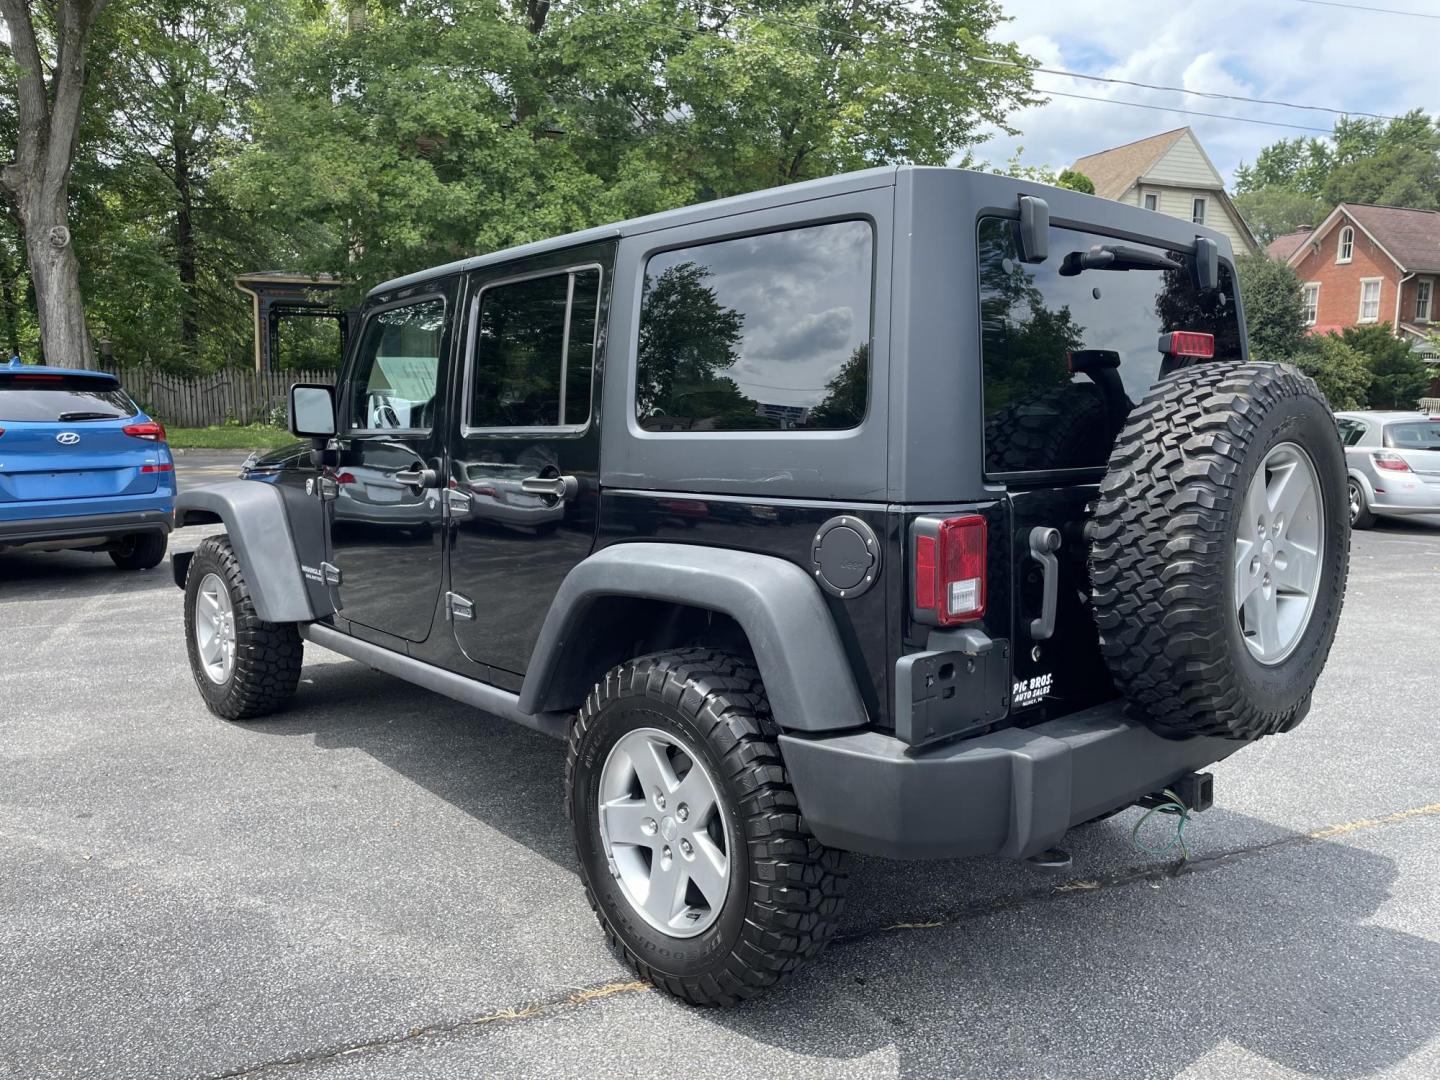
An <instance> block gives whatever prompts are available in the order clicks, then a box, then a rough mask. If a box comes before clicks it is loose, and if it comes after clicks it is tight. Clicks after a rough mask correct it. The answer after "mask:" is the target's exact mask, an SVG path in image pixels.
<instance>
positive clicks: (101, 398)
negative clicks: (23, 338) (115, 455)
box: [0, 372, 139, 424]
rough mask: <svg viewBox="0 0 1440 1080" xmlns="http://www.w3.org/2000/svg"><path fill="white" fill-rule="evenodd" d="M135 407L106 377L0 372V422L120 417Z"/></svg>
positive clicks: (136, 410)
mask: <svg viewBox="0 0 1440 1080" xmlns="http://www.w3.org/2000/svg"><path fill="white" fill-rule="evenodd" d="M138 411H139V410H138V409H137V408H136V407H135V403H134V402H133V401H131V400H130V397H129V395H127V394H126V393H125V391H124V390H121V389H120V387H119V385H118V384H117V383H114V382H112V381H110V380H109V379H96V378H91V377H89V376H86V375H43V374H30V373H26V372H18V373H15V374H11V373H9V372H0V423H3V422H4V421H6V420H9V421H12V422H15V423H20V422H29V423H41V424H45V423H70V422H72V421H75V422H83V421H85V420H121V419H126V418H128V417H131V416H134V415H135V414H136V413H137V412H138Z"/></svg>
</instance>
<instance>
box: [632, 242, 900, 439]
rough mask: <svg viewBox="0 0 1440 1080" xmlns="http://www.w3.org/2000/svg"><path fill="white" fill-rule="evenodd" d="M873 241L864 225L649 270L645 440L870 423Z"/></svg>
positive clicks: (688, 255) (694, 256)
mask: <svg viewBox="0 0 1440 1080" xmlns="http://www.w3.org/2000/svg"><path fill="white" fill-rule="evenodd" d="M872 248H873V240H872V238H871V231H870V226H869V225H868V224H867V223H865V222H861V221H841V222H835V223H832V224H827V225H813V226H808V227H806V228H801V229H790V230H787V231H785V232H775V233H765V234H763V235H760V236H747V237H741V238H738V239H734V240H721V241H717V242H715V243H711V244H702V245H698V246H696V247H690V248H684V249H681V250H678V251H667V252H664V253H662V254H659V255H655V256H653V257H652V258H651V259H650V261H649V263H648V264H647V265H646V267H645V291H644V299H643V302H642V306H641V311H640V340H639V354H638V360H637V369H638V377H637V380H636V393H635V415H636V417H637V418H638V420H639V422H640V426H641V427H643V428H645V429H646V430H647V431H746V430H761V431H767V430H768V431H836V430H841V429H844V428H853V427H856V426H857V425H858V424H859V423H860V422H861V420H863V419H864V418H865V405H866V400H867V397H868V395H869V382H870V291H871V284H870V280H871V264H872V261H873V253H872Z"/></svg>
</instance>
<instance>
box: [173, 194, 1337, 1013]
mask: <svg viewBox="0 0 1440 1080" xmlns="http://www.w3.org/2000/svg"><path fill="white" fill-rule="evenodd" d="M291 427H292V430H293V431H294V433H295V434H296V435H297V436H301V437H308V438H310V439H312V440H313V442H312V446H311V448H310V449H308V450H307V449H306V448H305V447H303V446H302V447H299V448H298V449H293V448H292V449H291V450H290V451H286V452H282V453H281V454H278V455H275V456H274V457H273V458H271V459H262V460H260V461H259V462H257V463H254V464H253V465H252V466H251V467H249V468H248V469H247V471H246V479H241V480H237V481H232V482H228V483H222V484H217V485H214V486H211V487H207V488H201V489H198V490H192V491H187V492H185V493H182V494H181V495H180V497H179V499H178V502H177V506H176V519H177V521H176V524H177V525H178V526H185V525H195V524H202V523H214V522H220V523H223V524H224V526H225V534H224V535H217V536H213V537H210V538H208V539H206V540H205V541H204V542H203V543H201V544H200V545H199V547H198V549H197V550H196V551H195V552H194V554H193V556H192V555H186V554H177V555H176V556H175V557H174V572H175V581H176V583H177V584H178V585H181V586H183V588H184V589H185V632H186V639H187V644H188V647H189V655H190V662H191V666H192V668H193V670H194V676H195V683H196V685H197V686H198V687H199V690H200V693H201V695H202V696H203V697H204V699H205V702H206V704H207V705H208V706H209V708H210V709H211V710H212V711H213V712H215V713H216V714H218V715H219V716H222V717H225V718H226V719H230V720H245V719H249V718H253V717H258V716H263V715H265V714H267V713H270V712H273V711H275V710H276V709H279V708H280V707H282V706H283V705H284V704H285V702H286V700H287V699H288V698H289V697H290V695H291V694H292V692H293V691H294V690H295V687H296V683H297V680H298V677H299V674H300V664H301V651H302V643H303V642H304V641H306V640H308V641H312V642H314V643H316V644H318V645H322V646H324V647H325V648H327V649H331V650H334V651H336V652H339V653H343V654H344V655H346V656H349V657H353V658H354V659H356V660H359V661H360V662H362V663H364V664H368V665H369V666H371V667H373V668H377V669H379V670H382V671H386V672H389V673H392V674H394V675H397V676H399V677H400V678H402V679H406V680H409V681H410V682H413V683H415V684H416V685H418V686H421V687H424V688H426V689H428V690H433V691H436V692H438V693H441V694H446V695H449V696H450V697H453V698H456V699H458V700H460V701H463V702H467V703H469V704H472V705H474V706H476V707H477V708H480V709H483V710H485V711H487V712H490V713H495V714H498V715H500V716H503V717H506V718H509V719H511V720H514V721H517V722H519V723H521V724H525V725H528V726H530V727H533V728H536V729H538V730H540V731H544V732H547V733H550V734H552V735H555V736H557V737H560V738H563V739H566V740H567V741H568V753H567V757H566V770H565V784H566V797H567V803H566V804H567V807H568V811H569V816H570V823H571V827H572V829H573V832H574V839H575V848H576V854H577V857H578V861H579V864H580V870H581V875H582V878H583V880H584V883H585V887H586V890H587V892H588V894H589V897H590V900H591V903H592V904H593V906H594V908H595V910H596V912H597V914H598V916H599V918H600V922H601V925H602V926H603V927H604V928H605V931H606V933H607V934H608V935H609V936H610V938H611V939H612V941H613V942H614V944H615V945H616V946H617V947H618V948H619V950H620V951H621V952H622V953H623V955H624V956H625V958H626V959H627V960H628V962H629V963H630V964H631V965H632V966H633V967H634V969H635V970H636V971H637V972H639V973H640V974H641V975H642V976H644V977H645V978H648V979H651V980H653V981H654V982H655V983H656V984H657V985H658V986H661V987H663V988H665V989H666V990H668V991H670V992H672V993H674V994H676V995H678V996H680V997H683V998H685V999H687V1000H689V1001H692V1002H697V1003H704V1004H727V1003H730V1002H733V1001H735V1000H737V999H739V998H742V997H746V996H748V995H750V994H753V993H755V992H756V991H758V990H760V989H762V988H764V987H768V986H771V985H774V984H775V983H777V982H779V981H780V980H781V979H783V978H785V977H786V976H787V975H788V974H789V973H790V972H792V971H794V970H795V969H796V968H797V967H799V966H800V965H801V964H803V963H804V962H805V961H807V960H808V959H810V958H811V957H813V956H814V955H815V954H816V953H817V952H818V951H819V950H820V949H821V947H822V946H823V945H824V944H825V942H826V941H827V939H829V938H830V937H831V936H832V935H833V934H834V932H835V929H836V926H837V923H838V921H839V918H840V914H841V907H842V904H843V899H844V892H845V854H844V853H845V852H847V851H858V852H866V853H872V854H876V855H883V856H893V857H902V858H948V857H953V856H963V855H977V854H996V853H998V854H1003V855H1007V856H1012V857H1015V858H1020V859H1024V858H1033V857H1036V856H1037V855H1040V854H1042V853H1045V852H1047V851H1049V850H1050V849H1052V848H1053V847H1054V845H1055V844H1056V843H1057V842H1058V841H1060V840H1061V838H1062V837H1063V836H1064V835H1065V832H1066V830H1068V829H1070V828H1072V827H1074V826H1076V825H1079V824H1082V823H1084V822H1087V821H1090V820H1092V819H1095V818H1097V817H1101V816H1104V815H1106V814H1108V813H1110V812H1112V811H1115V810H1116V809H1118V808H1123V807H1125V806H1128V805H1130V804H1132V803H1135V802H1136V801H1139V800H1144V799H1147V798H1149V797H1152V796H1153V795H1154V793H1156V792H1159V791H1161V790H1162V789H1166V788H1170V789H1172V790H1174V791H1176V792H1179V793H1181V797H1182V798H1183V799H1184V800H1185V801H1186V802H1187V803H1189V804H1190V805H1191V806H1192V807H1193V808H1196V809H1203V808H1204V805H1205V803H1206V800H1207V784H1206V783H1205V782H1204V781H1205V777H1204V776H1203V775H1197V773H1198V771H1199V770H1203V769H1204V768H1205V767H1206V766H1207V765H1209V764H1211V763H1213V762H1216V761H1219V760H1220V759H1222V758H1224V757H1227V756H1228V755H1230V754H1232V753H1234V752H1235V751H1236V750H1238V749H1240V748H1241V747H1243V746H1244V745H1245V744H1246V743H1247V742H1249V741H1252V740H1255V739H1258V738H1260V737H1261V736H1264V735H1268V734H1271V733H1274V732H1281V731H1286V730H1288V729H1290V728H1291V727H1293V726H1294V725H1295V724H1296V723H1298V722H1299V721H1300V720H1301V719H1302V718H1303V716H1304V715H1305V713H1306V711H1307V709H1308V707H1309V702H1310V695H1311V690H1312V687H1313V686H1314V684H1315V681H1316V678H1317V676H1318V675H1319V674H1320V671H1321V668H1322V667H1323V665H1324V663H1325V659H1326V655H1327V653H1328V651H1329V649H1330V644H1331V641H1332V639H1333V637H1334V635H1335V628H1336V623H1337V621H1338V619H1339V616H1340V608H1341V601H1342V598H1343V595H1344V591H1345V578H1346V571H1347V562H1348V551H1349V525H1348V517H1347V513H1346V487H1345V475H1346V474H1345V464H1344V459H1343V455H1342V451H1341V448H1340V443H1339V439H1338V437H1337V434H1336V429H1335V424H1334V421H1333V420H1332V418H1331V414H1330V410H1329V407H1328V406H1327V404H1326V402H1325V400H1324V399H1323V397H1322V396H1321V395H1320V393H1319V392H1318V391H1317V389H1316V387H1315V385H1314V384H1313V383H1312V382H1311V381H1310V380H1309V379H1308V378H1306V377H1305V376H1303V375H1301V374H1300V373H1299V372H1297V371H1296V370H1294V369H1293V368H1290V367H1287V366H1284V365H1269V364H1257V363H1249V362H1247V353H1246V341H1245V333H1244V320H1243V316H1242V312H1241V306H1240V297H1239V293H1238V290H1237V288H1236V282H1235V274H1234V269H1233V266H1232V262H1231V253H1230V248H1229V244H1228V243H1227V241H1226V240H1225V239H1224V238H1223V237H1222V236H1220V235H1219V234H1217V233H1213V232H1210V231H1207V230H1205V229H1202V228H1198V227H1196V226H1194V225H1191V224H1189V223H1186V222H1182V221H1178V220H1175V219H1172V218H1168V217H1162V216H1161V215H1159V214H1155V213H1151V212H1148V211H1145V210H1141V209H1139V208H1137V207H1132V206H1125V205H1121V204H1118V203H1113V202H1106V201H1102V200H1100V199H1095V198H1091V197H1089V196H1085V195H1080V194H1076V193H1074V192H1070V191H1062V190H1058V189H1051V188H1046V187H1042V186H1039V185H1035V184H1031V183H1026V182H1021V181H1016V180H1012V179H1007V178H1002V177H997V176H989V175H981V174H977V173H971V172H964V171H959V170H953V169H935V168H910V167H903V168H898V169H895V168H884V169H875V170H870V171H867V172H861V173H855V174H853V175H848V176H840V177H835V178H833V179H829V180H823V181H817V182H813V183H806V184H798V185H795V186H792V187H786V188H781V189H777V190H773V191H765V192H759V193H757V194H753V195H746V196H743V197H740V198H735V199H728V200H725V201H721V202H715V203H710V204H706V205H703V206H696V207H691V208H688V209H684V210H678V211H674V212H672V213H666V214H661V215H658V216H654V217H649V218H643V219H640V220H637V221H631V222H626V223H623V224H620V225H615V226H611V227H607V228H600V229H592V230H590V231H588V232H582V233H577V234H574V235H571V236H564V237H559V238H557V239H553V240H547V241H543V242H540V243H535V244H529V245H526V246H524V247H519V248H515V249H513V250H509V251H503V252H499V253H497V254H493V255H485V256H481V257H478V258H473V259H467V260H464V261H462V262H457V263H453V264H451V265H448V266H443V267H440V268H438V269H435V270H430V271H426V272H424V273H418V274H412V275H410V276H408V277H403V278H400V279H398V280H395V281H390V282H387V283H386V284H384V285H381V286H379V287H377V288H376V289H374V290H373V291H372V292H371V293H370V295H369V297H368V299H367V300H366V302H365V304H364V307H363V310H362V313H361V319H360V321H359V323H358V332H357V333H356V334H355V335H354V338H353V341H352V343H351V345H350V347H349V349H348V355H347V357H346V360H345V364H344V368H343V372H342V375H341V378H340V380H339V383H338V385H337V386H336V387H333V388H332V387H328V386H305V385H301V386H296V387H295V388H294V389H293V390H292V395H291Z"/></svg>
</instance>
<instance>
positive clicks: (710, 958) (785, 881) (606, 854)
mask: <svg viewBox="0 0 1440 1080" xmlns="http://www.w3.org/2000/svg"><path fill="white" fill-rule="evenodd" d="M775 734H776V733H775V727H774V723H773V721H772V720H771V718H770V713H769V706H768V704H767V702H766V698H765V692H764V689H763V688H762V686H761V683H760V677H759V675H758V673H757V672H756V671H755V669H754V667H753V665H751V664H750V662H749V661H748V660H745V659H742V658H740V657H736V656H732V655H729V654H727V653H723V652H718V651H715V650H709V649H699V648H696V649H681V650H676V651H673V652H665V653H657V654H655V655H652V656H646V657H641V658H639V659H637V660H632V661H630V662H629V663H627V664H623V665H621V666H620V667H617V668H615V669H614V670H612V671H611V672H609V674H607V675H606V676H605V680H604V682H602V683H600V684H599V685H598V686H596V687H595V689H594V690H592V691H591V693H590V696H589V698H588V699H587V700H586V702H585V705H584V708H582V709H581V711H580V715H579V717H578V718H577V720H576V722H575V725H574V727H573V728H572V731H571V735H570V744H569V753H568V754H567V756H566V803H567V810H568V812H569V817H570V825H571V830H572V832H573V834H574V839H575V847H576V852H577V854H578V856H579V861H580V869H581V874H582V876H583V879H584V882H585V891H586V895H587V897H588V898H589V900H590V905H591V907H592V908H594V910H595V912H596V915H597V916H598V917H599V919H600V923H601V925H602V927H603V928H604V929H605V932H606V934H607V935H608V936H609V938H610V940H611V943H612V944H613V945H614V946H615V947H616V948H617V950H618V951H619V952H620V954H621V956H622V957H623V958H624V960H625V961H626V962H627V963H628V964H629V965H630V967H631V968H633V969H634V971H635V972H636V974H638V975H639V976H640V977H641V978H644V979H648V980H649V981H651V982H653V983H654V984H655V985H656V986H658V987H660V988H661V989H663V990H665V991H667V992H669V993H671V994H673V995H675V996H676V997H679V998H682V999H684V1000H686V1001H689V1002H691V1003H693V1004H697V1005H730V1004H733V1003H734V1002H736V1001H738V1000H739V999H741V998H746V997H750V996H752V995H753V994H755V993H757V992H759V991H760V990H763V989H765V988H767V987H770V986H774V985H776V984H777V983H779V982H781V981H782V980H784V979H785V978H787V977H788V976H789V975H790V974H792V973H793V972H794V971H796V970H797V969H798V968H799V967H801V966H802V965H803V964H805V963H806V962H807V961H809V960H810V959H812V958H813V957H814V956H816V955H817V954H818V953H819V952H820V950H821V949H822V948H823V947H824V946H825V943H826V942H827V941H829V939H830V938H831V936H832V935H833V934H834V932H835V928H836V926H837V924H838V921H839V916H840V911H841V908H842V906H843V902H844V890H845V885H846V879H845V871H844V856H843V854H842V853H841V852H839V851H835V850H832V849H829V848H826V847H824V846H822V845H821V844H820V843H819V841H817V840H816V839H815V838H814V837H813V836H812V835H811V834H810V831H809V829H807V828H806V826H805V822H804V819H803V818H802V817H801V816H800V811H799V807H798V805H797V803H796V800H795V792H794V790H793V789H792V788H791V787H790V783H789V779H788V775H787V773H786V771H785V764H784V762H783V761H782V760H781V758H780V752H779V748H778V746H777V744H776V741H775Z"/></svg>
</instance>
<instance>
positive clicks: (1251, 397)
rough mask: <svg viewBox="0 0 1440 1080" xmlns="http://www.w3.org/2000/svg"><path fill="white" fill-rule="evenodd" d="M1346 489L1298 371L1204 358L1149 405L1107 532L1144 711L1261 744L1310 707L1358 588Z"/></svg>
mask: <svg viewBox="0 0 1440 1080" xmlns="http://www.w3.org/2000/svg"><path fill="white" fill-rule="evenodd" d="M1345 483H1346V471H1345V459H1344V454H1343V451H1342V450H1341V448H1340V443H1339V440H1338V439H1337V438H1336V436H1335V424H1334V421H1333V419H1332V417H1331V414H1330V409H1329V406H1328V405H1327V404H1326V402H1325V399H1324V397H1323V396H1322V395H1321V394H1320V392H1319V390H1318V389H1316V387H1315V384H1314V383H1313V382H1312V381H1311V380H1310V379H1308V378H1307V377H1305V376H1304V375H1302V374H1300V372H1298V371H1296V370H1295V369H1294V368H1292V367H1289V366H1286V365H1279V364H1245V365H1235V364H1206V365H1200V366H1196V367H1193V368H1186V369H1183V370H1181V371H1178V372H1176V373H1175V374H1174V375H1172V376H1170V377H1169V378H1167V379H1165V380H1163V381H1161V382H1160V383H1158V384H1156V386H1155V387H1154V388H1153V389H1152V390H1151V392H1150V393H1149V394H1148V395H1147V396H1146V398H1145V400H1144V401H1143V402H1141V403H1140V405H1138V406H1137V407H1136V408H1135V410H1134V412H1132V413H1131V416H1130V420H1129V422H1128V423H1127V424H1126V425H1125V429H1124V430H1123V431H1122V432H1121V434H1120V437H1119V439H1118V440H1117V441H1116V444H1115V448H1114V451H1113V452H1112V454H1111V456H1110V463H1109V470H1108V472H1107V474H1106V477H1105V480H1104V482H1103V484H1102V485H1101V489H1100V499H1099V501H1098V502H1097V503H1096V507H1095V513H1094V517H1093V520H1092V521H1091V523H1090V525H1089V536H1090V538H1091V549H1090V571H1091V580H1092V583H1093V600H1094V609H1095V621H1096V625H1097V626H1098V627H1099V630H1100V644H1101V651H1102V653H1103V655H1104V657H1105V660H1106V663H1107V665H1108V666H1109V668H1110V673H1111V675H1112V677H1113V678H1114V680H1115V683H1116V685H1117V686H1118V687H1119V688H1120V690H1121V691H1122V693H1124V694H1125V696H1126V698H1127V699H1128V701H1129V703H1130V705H1131V707H1132V709H1133V711H1134V712H1135V714H1136V715H1137V716H1138V717H1139V718H1140V719H1142V720H1144V721H1145V722H1146V723H1148V724H1149V725H1150V726H1151V727H1153V728H1154V729H1155V730H1157V731H1159V732H1160V733H1162V734H1167V735H1173V736H1186V735H1220V736H1226V737H1229V738H1236V739H1253V738H1258V737H1259V736H1262V735H1266V734H1269V733H1271V732H1275V731H1285V730H1288V729H1289V728H1291V727H1293V726H1294V725H1295V724H1297V723H1299V722H1300V721H1301V720H1302V719H1303V718H1304V716H1305V714H1306V712H1307V711H1308V710H1309V707H1310V694H1311V691H1312V690H1313V689H1314V686H1315V681H1316V680H1317V679H1318V678H1319V676H1320V671H1321V669H1322V668H1323V667H1324V666H1325V660H1326V658H1327V656H1328V655H1329V652H1330V645H1331V642H1332V641H1333V640H1334V637H1335V627H1336V624H1337V622H1338V621H1339V617H1340V607H1341V603H1342V601H1343V599H1344V595H1345V580H1346V575H1347V571H1348V566H1349V549H1350V528H1349V526H1350V515H1349V513H1348V506H1347V500H1346V489H1345Z"/></svg>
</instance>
